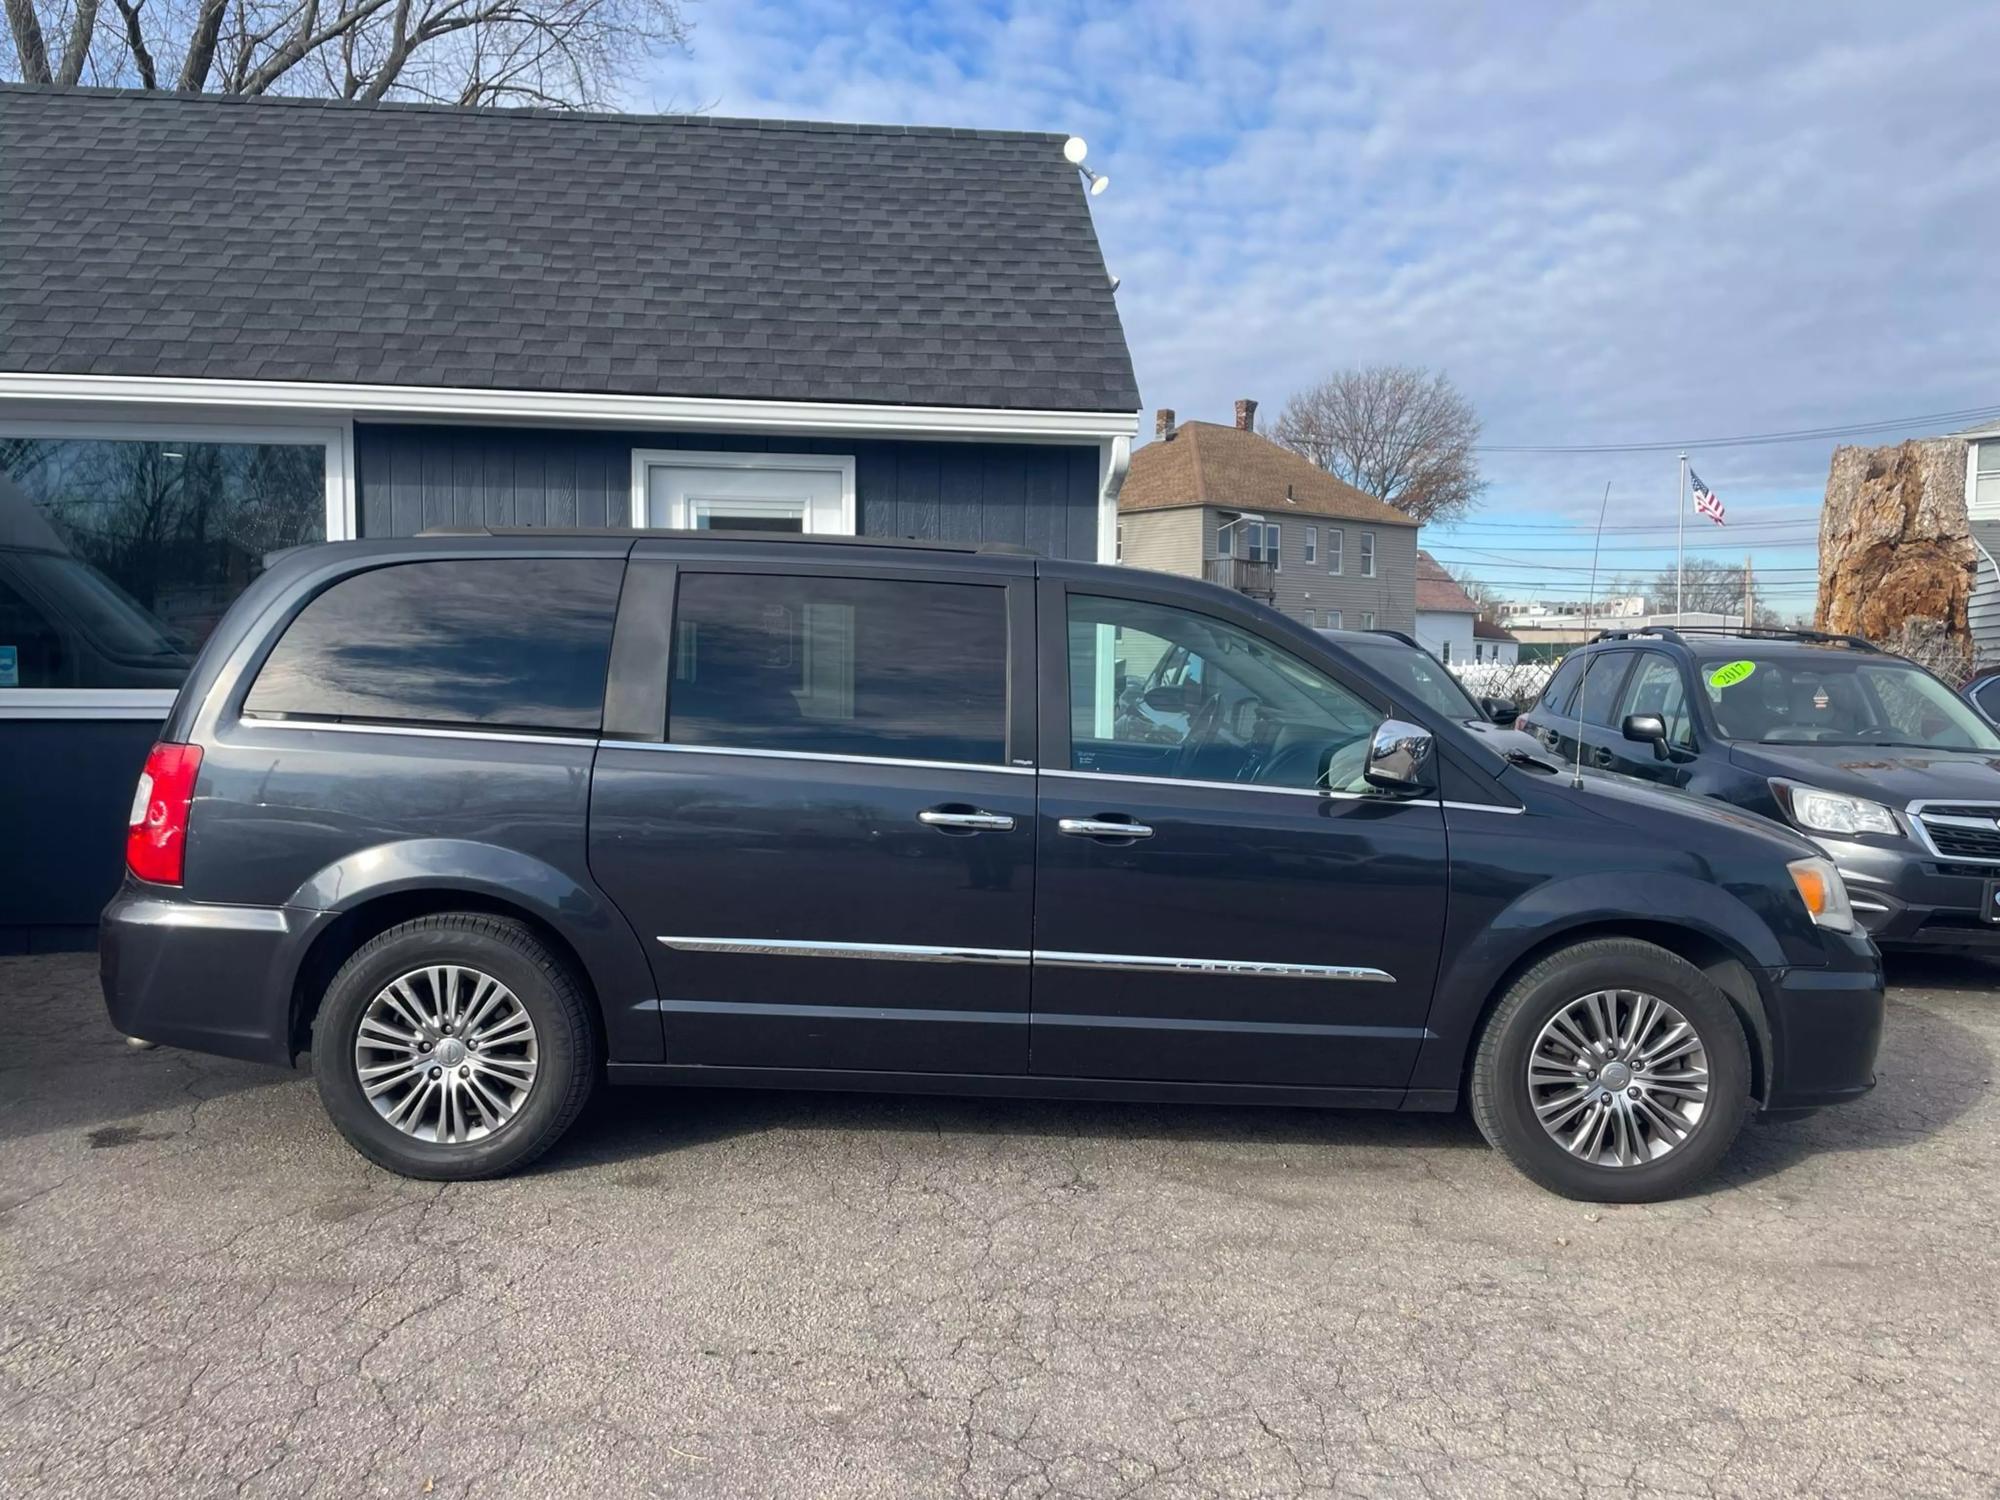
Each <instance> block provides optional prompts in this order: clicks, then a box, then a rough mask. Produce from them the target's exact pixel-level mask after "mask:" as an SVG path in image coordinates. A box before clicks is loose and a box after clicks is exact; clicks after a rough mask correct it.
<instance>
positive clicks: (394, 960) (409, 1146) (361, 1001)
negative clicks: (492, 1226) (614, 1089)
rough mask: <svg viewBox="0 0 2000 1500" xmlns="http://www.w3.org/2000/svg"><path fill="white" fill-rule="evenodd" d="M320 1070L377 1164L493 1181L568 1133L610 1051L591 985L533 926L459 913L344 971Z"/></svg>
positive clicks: (335, 1107)
mask: <svg viewBox="0 0 2000 1500" xmlns="http://www.w3.org/2000/svg"><path fill="white" fill-rule="evenodd" d="M313 1073H314V1076H315V1077H316V1078H317V1080H318V1083H319V1094H320V1100H321V1102H322V1103H323V1104H324V1105H325V1107H326V1112H327V1114H328V1115H329V1116H330V1117H331V1118H332V1120H333V1123H334V1125H335V1126H336V1127H337V1128H338V1129H339V1131H340V1133H341V1134H342V1135H344V1136H346V1137H347V1140H348V1142H349V1144H351V1145H352V1146H353V1147H354V1148H355V1149H356V1150H357V1151H359V1152H360V1153H361V1154H362V1155H363V1156H366V1157H367V1158H368V1159H369V1160H370V1161H373V1162H375V1163H376V1164H378V1165H380V1166H383V1167H387V1168H388V1169H389V1170H390V1171H392V1172H397V1173H400V1174H402V1175H403V1176H405V1177H421V1178H430V1179H450V1180H462V1179H468V1178H477V1177H493V1176H497V1175H499V1174H500V1173H503V1172H510V1171H513V1170H515V1169H516V1168H518V1167H521V1166H525V1165H526V1164H527V1163H528V1162H530V1161H533V1160H534V1159H535V1158H536V1157H537V1156H540V1155H541V1154H542V1152H544V1151H546V1150H547V1149H548V1148H549V1147H550V1146H552V1145H554V1144H555V1142H556V1140H557V1139H558V1138H559V1137H560V1136H561V1135H562V1133H563V1132H564V1131H565V1130H567V1129H568V1128H569V1126H570V1124H571V1122H572V1121H574V1120H575V1118H576V1116H577V1113H578V1112H579V1111H580V1110H581V1109H582V1108H583V1105H584V1101H585V1100H586V1099H587V1098H588V1097H589V1095H590V1089H591V1085H592V1083H593V1082H594V1081H595V1079H596V1076H597V1043H596V1037H595V1034H594V1033H593V1031H592V1030H591V1026H590V1017H589V1011H588V1008H587V1004H586V1001H585V997H584V993H583V989H582V986H581V985H580V984H579V983H578V982H577V979H576V977H575V976H574V975H573V974H572V973H571V972H570V970H569V968H568V967H567V966H566V965H565V964H564V963H563V962H562V961H561V960H560V959H559V958H558V957H557V956H556V955H555V954H554V953H552V952H551V951H550V950H549V948H548V946H547V945H546V944H545V943H543V942H542V941H541V940H540V939H539V938H538V937H537V936H536V935H535V933H534V932H533V931H532V930H531V929H530V928H528V927H527V926H525V925H524V924H522V923H520V922H516V921H512V920H509V919H508V918H505V917H495V916H489V915H486V914H484V913H479V912H446V913H440V914H438V915H436V916H428V917H420V918H418V919H417V920H415V921H411V922H404V923H402V924H400V925H399V926H396V927H392V928H390V929H389V930H388V931H387V932H384V933H382V934H381V935H380V936H378V937H376V938H374V939H372V940H371V941H369V942H367V943H365V944H363V945H362V946H361V947H360V948H359V949H358V950H356V952H355V953H354V955H353V956H352V957H351V958H349V959H348V960H347V962H346V963H345V964H344V965H342V967H341V970H340V972H339V973H338V974H336V975H335V976H334V979H333V983H332V984H331V985H330V986H329V987H328V989H327V992H326V997H325V1000H324V1002H323V1003H322V1005H321V1007H320V1012H319V1017H318V1019H317V1021H316V1022H315V1023H314V1027H313Z"/></svg>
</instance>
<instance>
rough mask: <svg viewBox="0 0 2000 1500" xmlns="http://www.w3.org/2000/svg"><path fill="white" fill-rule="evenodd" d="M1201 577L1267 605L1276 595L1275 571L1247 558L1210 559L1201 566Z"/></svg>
mask: <svg viewBox="0 0 2000 1500" xmlns="http://www.w3.org/2000/svg"><path fill="white" fill-rule="evenodd" d="M1201 576H1202V577H1204V578H1206V579H1207V580H1208V581H1209V582H1210V583H1219V584H1221V585H1222V586H1223V587H1224V588H1226V589H1235V590H1236V592H1237V593H1239V594H1248V595H1249V596H1250V597H1251V598H1253V599H1262V600H1264V601H1265V602H1266V603H1269V602H1270V601H1271V600H1272V599H1275V598H1276V597H1277V595H1278V580H1277V570H1276V569H1275V568H1273V567H1272V566H1271V564H1269V563H1267V562H1252V561H1251V560H1250V559H1249V558H1247V557H1211V558H1209V559H1208V560H1207V561H1206V562H1204V563H1203V564H1202V566H1201Z"/></svg>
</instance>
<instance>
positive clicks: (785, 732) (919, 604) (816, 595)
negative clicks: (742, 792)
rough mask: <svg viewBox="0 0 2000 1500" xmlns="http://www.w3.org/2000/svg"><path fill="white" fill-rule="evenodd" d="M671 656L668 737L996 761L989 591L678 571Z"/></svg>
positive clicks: (1000, 706) (997, 629)
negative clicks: (678, 578) (679, 574)
mask: <svg viewBox="0 0 2000 1500" xmlns="http://www.w3.org/2000/svg"><path fill="white" fill-rule="evenodd" d="M673 657H674V660H673V680H672V685H671V686H670V687H669V689H668V692H667V739H668V740H669V741H671V742H672V743H674V744H677V745H724V746H730V747H733V748H737V749H748V750H791V751H797V752H805V753H812V754H819V755H872V756H886V757H893V758H898V759H906V760H946V761H964V762H969V763H977V764H998V763H1000V762H1001V761H1003V760H1004V759H1005V755H1006V738H1007V613H1006V590H1005V589H1003V588H1000V587H998V586H996V585H992V584H963V583H921V582H915V581H907V580H900V579H882V580H878V579H860V578H815V577H774V576H771V575H767V574H736V573H683V574H682V575H681V579H680V586H679V589H678V591H677V597H676V600H675V605H674V646H673Z"/></svg>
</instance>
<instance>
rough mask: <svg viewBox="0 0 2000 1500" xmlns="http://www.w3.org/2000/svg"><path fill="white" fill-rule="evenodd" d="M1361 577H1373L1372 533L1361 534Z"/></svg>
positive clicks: (1373, 541)
mask: <svg viewBox="0 0 2000 1500" xmlns="http://www.w3.org/2000/svg"><path fill="white" fill-rule="evenodd" d="M1361 576H1362V577H1363V578H1373V577H1374V576H1375V533H1374V532H1372V531H1364V532H1362V533H1361Z"/></svg>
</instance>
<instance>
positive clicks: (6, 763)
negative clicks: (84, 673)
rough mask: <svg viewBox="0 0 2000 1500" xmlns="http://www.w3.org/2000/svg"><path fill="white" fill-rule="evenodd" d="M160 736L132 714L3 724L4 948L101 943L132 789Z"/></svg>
mask: <svg viewBox="0 0 2000 1500" xmlns="http://www.w3.org/2000/svg"><path fill="white" fill-rule="evenodd" d="M159 733H160V726H159V724H158V723H156V722H140V721H136V720H127V719H8V720H5V721H0V828H4V829H5V830H6V831H7V842H8V846H9V847H8V850H7V852H6V853H5V854H4V855H0V954H5V953H33V952H38V951H42V950H51V951H53V950H60V949H66V948H67V949H74V948H88V947H93V946H95V945H96V942H97V914H98V912H99V911H101V910H102V909H103V907H104V903H105V902H107V901H109V900H110V899H111V898H112V896H113V895H114V894H116V893H117V890H118V880H119V876H120V875H121V873H122V872H123V871H124V868H125V816H126V813H127V812H128V811H129V810H130V809H131V806H132V787H133V784H134V783H135V782H137V781H138V779H139V772H140V770H141V768H143V767H144V766H145V764H146V751H147V750H148V749H150V748H151V746H152V743H153V741H154V740H155V739H157V738H158V737H159Z"/></svg>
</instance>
